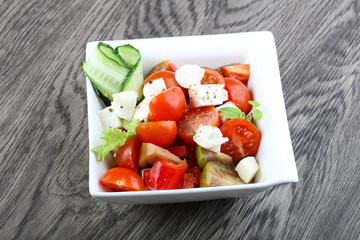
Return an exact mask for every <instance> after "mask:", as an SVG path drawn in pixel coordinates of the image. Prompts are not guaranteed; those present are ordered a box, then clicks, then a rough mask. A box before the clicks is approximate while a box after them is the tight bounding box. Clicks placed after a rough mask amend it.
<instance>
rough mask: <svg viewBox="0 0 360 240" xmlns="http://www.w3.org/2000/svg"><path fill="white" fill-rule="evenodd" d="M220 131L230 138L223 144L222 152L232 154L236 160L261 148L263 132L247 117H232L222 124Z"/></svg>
mask: <svg viewBox="0 0 360 240" xmlns="http://www.w3.org/2000/svg"><path fill="white" fill-rule="evenodd" d="M220 131H221V133H222V134H223V137H227V138H229V141H228V142H225V143H223V144H222V145H221V152H223V153H226V154H228V155H230V156H231V157H232V159H233V161H234V162H236V161H239V160H240V159H242V158H243V157H245V156H250V155H253V154H255V153H256V152H257V151H258V149H259V145H260V140H261V134H260V132H259V131H258V130H257V128H256V127H255V126H254V125H253V124H252V123H251V122H249V121H247V120H245V119H240V118H236V119H232V120H230V121H228V122H226V123H225V124H224V125H222V126H221V127H220Z"/></svg>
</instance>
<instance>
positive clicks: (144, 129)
mask: <svg viewBox="0 0 360 240" xmlns="http://www.w3.org/2000/svg"><path fill="white" fill-rule="evenodd" d="M135 131H136V134H137V136H138V137H139V138H140V140H141V141H142V142H145V143H152V144H155V145H157V146H159V147H168V146H170V144H171V143H172V142H174V140H175V139H176V135H177V127H176V122H175V121H157V122H147V123H142V124H140V125H139V126H137V127H136V129H135Z"/></svg>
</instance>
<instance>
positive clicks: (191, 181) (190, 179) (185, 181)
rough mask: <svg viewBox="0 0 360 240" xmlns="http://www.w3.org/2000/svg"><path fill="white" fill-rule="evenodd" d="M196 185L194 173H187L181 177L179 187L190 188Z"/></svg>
mask: <svg viewBox="0 0 360 240" xmlns="http://www.w3.org/2000/svg"><path fill="white" fill-rule="evenodd" d="M194 187H195V177H194V174H192V173H185V174H184V177H183V178H182V179H181V182H180V185H179V189H188V188H194Z"/></svg>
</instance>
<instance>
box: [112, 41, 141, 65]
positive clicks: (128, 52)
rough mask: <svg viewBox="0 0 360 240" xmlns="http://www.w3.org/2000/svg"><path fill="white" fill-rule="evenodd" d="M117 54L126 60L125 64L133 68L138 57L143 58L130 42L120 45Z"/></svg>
mask: <svg viewBox="0 0 360 240" xmlns="http://www.w3.org/2000/svg"><path fill="white" fill-rule="evenodd" d="M115 54H116V55H117V57H118V58H120V59H121V60H123V61H124V63H125V65H127V66H128V67H129V68H133V67H134V66H135V64H136V63H137V61H138V59H139V58H141V56H140V52H139V51H138V50H137V49H136V48H134V47H133V46H131V45H130V44H126V45H122V46H118V47H116V48H115Z"/></svg>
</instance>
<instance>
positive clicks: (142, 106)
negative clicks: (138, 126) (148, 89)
mask: <svg viewBox="0 0 360 240" xmlns="http://www.w3.org/2000/svg"><path fill="white" fill-rule="evenodd" d="M150 100H151V99H149V98H145V99H144V100H142V101H141V102H140V103H139V105H137V106H136V108H135V113H134V118H137V119H139V120H140V121H145V122H146V121H147V120H148V116H149V113H150V108H149V103H150Z"/></svg>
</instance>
